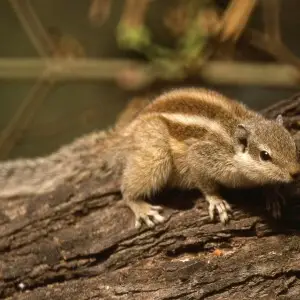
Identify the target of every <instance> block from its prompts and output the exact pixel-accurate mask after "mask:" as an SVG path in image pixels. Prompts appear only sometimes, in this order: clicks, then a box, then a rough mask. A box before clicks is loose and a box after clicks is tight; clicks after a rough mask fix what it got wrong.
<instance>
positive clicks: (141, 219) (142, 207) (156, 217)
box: [128, 201, 165, 229]
mask: <svg viewBox="0 0 300 300" xmlns="http://www.w3.org/2000/svg"><path fill="white" fill-rule="evenodd" d="M128 206H129V207H130V208H131V209H132V211H133V212H134V214H135V219H136V221H135V228H137V229H139V228H140V227H141V226H142V223H145V224H146V225H147V226H148V227H150V228H152V227H154V226H155V225H156V224H159V223H162V222H164V220H165V218H164V217H163V216H161V215H160V213H159V211H161V210H162V209H163V208H162V207H161V206H153V205H150V204H148V203H146V202H144V201H129V202H128Z"/></svg>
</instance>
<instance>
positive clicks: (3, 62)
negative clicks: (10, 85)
mask: <svg viewBox="0 0 300 300" xmlns="http://www.w3.org/2000/svg"><path fill="white" fill-rule="evenodd" d="M45 68H48V75H49V76H51V78H53V80H57V81H67V80H115V79H116V78H118V76H119V74H120V72H122V70H126V69H135V70H137V72H141V73H146V75H147V76H149V78H150V79H151V80H152V81H154V80H160V79H163V78H164V74H163V73H162V72H163V71H162V70H157V69H155V68H154V67H153V66H152V65H151V64H146V63H139V62H137V61H134V60H107V59H105V60H95V59H76V60H73V61H64V60H59V59H52V60H50V59H49V60H48V61H47V62H45V61H44V60H39V59H0V79H1V78H2V79H33V78H36V77H39V76H40V75H41V74H42V73H43V70H44V69H45ZM198 76H199V77H200V78H202V79H203V80H205V81H208V82H211V83H215V84H246V85H253V84H255V85H260V86H264V85H270V86H286V87H292V86H299V85H300V81H299V78H300V77H299V76H300V73H299V70H298V69H297V68H295V67H293V66H290V65H279V64H268V63H253V62H251V63H238V62H222V61H209V62H207V63H205V64H204V65H203V66H202V68H201V69H200V70H199V71H198ZM174 78H176V74H174ZM170 79H172V78H170ZM150 83H151V81H150ZM138 88H139V87H138V86H137V89H138Z"/></svg>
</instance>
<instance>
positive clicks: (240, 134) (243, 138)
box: [234, 124, 250, 149]
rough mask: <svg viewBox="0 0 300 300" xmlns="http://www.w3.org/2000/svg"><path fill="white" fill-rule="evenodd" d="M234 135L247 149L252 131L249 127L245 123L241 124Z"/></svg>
mask: <svg viewBox="0 0 300 300" xmlns="http://www.w3.org/2000/svg"><path fill="white" fill-rule="evenodd" d="M234 135H235V138H236V140H237V141H238V143H239V144H241V145H242V146H243V147H244V149H245V148H246V147H247V145H248V138H249V135H250V131H249V130H248V129H247V127H246V126H245V125H244V124H239V125H238V126H237V128H236V130H235V134H234Z"/></svg>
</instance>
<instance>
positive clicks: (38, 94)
mask: <svg viewBox="0 0 300 300" xmlns="http://www.w3.org/2000/svg"><path fill="white" fill-rule="evenodd" d="M52 87H53V85H52V83H51V82H49V81H48V80H45V78H44V77H42V78H40V79H39V80H38V81H37V82H36V83H35V84H34V86H33V87H32V88H31V90H30V91H29V93H28V95H27V96H26V97H25V98H24V99H23V101H22V102H21V104H20V106H19V107H18V109H17V111H16V113H15V114H14V115H13V117H12V119H11V120H10V122H9V124H8V125H7V126H6V128H5V129H4V130H3V131H2V132H1V135H0V159H5V158H7V155H8V154H9V152H10V151H11V150H12V149H13V147H14V145H15V143H16V142H17V141H18V139H19V138H20V137H21V135H22V133H24V131H25V130H26V129H27V128H28V126H29V124H30V122H31V120H32V119H33V116H34V115H35V113H36V112H37V110H38V108H39V107H40V105H41V104H42V102H43V100H44V99H45V97H46V96H47V95H48V93H49V91H50V90H51V88H52Z"/></svg>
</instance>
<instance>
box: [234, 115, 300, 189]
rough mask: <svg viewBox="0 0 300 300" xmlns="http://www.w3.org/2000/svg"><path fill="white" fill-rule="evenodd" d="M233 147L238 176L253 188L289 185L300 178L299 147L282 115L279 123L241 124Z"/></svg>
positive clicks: (278, 118) (262, 120) (254, 122)
mask: <svg viewBox="0 0 300 300" xmlns="http://www.w3.org/2000/svg"><path fill="white" fill-rule="evenodd" d="M234 143H235V156H234V158H235V161H236V162H237V166H238V169H239V173H241V175H242V176H244V177H246V178H247V179H248V180H249V181H250V182H252V183H253V184H256V185H263V184H274V183H287V182H291V181H293V180H294V179H295V178H296V177H298V176H299V177H300V164H299V162H298V158H297V149H296V144H295V142H294V140H293V138H292V136H291V135H290V133H289V132H288V131H287V130H286V129H285V128H284V126H283V120H282V116H281V115H279V116H278V117H277V119H276V120H266V119H264V118H261V119H257V118H254V119H251V120H249V121H246V122H245V123H241V124H239V125H238V126H237V128H236V129H235V133H234Z"/></svg>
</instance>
